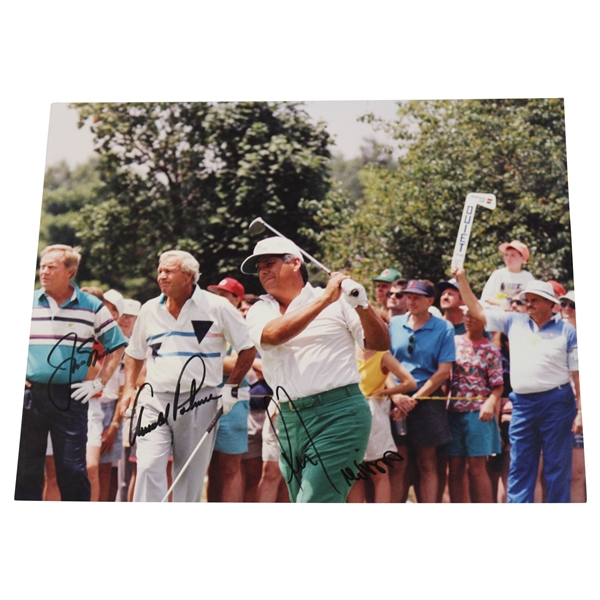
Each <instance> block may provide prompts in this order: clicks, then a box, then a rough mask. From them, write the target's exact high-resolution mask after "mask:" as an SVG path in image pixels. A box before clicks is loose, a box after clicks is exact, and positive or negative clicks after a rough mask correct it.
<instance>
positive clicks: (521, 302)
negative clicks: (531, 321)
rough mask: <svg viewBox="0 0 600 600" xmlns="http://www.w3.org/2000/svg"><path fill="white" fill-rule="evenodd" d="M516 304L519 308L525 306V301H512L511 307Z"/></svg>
mask: <svg viewBox="0 0 600 600" xmlns="http://www.w3.org/2000/svg"><path fill="white" fill-rule="evenodd" d="M513 304H516V305H517V306H523V300H511V301H510V305H511V306H512V305H513Z"/></svg>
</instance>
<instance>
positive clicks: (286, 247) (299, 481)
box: [241, 236, 390, 502]
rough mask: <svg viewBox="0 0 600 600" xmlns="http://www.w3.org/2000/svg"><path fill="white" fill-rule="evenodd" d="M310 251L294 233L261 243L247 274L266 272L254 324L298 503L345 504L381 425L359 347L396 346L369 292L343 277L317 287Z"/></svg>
mask: <svg viewBox="0 0 600 600" xmlns="http://www.w3.org/2000/svg"><path fill="white" fill-rule="evenodd" d="M302 255H303V253H302V252H301V250H300V249H299V248H298V246H296V244H294V243H293V242H292V241H290V240H289V239H287V238H284V237H279V236H278V237H270V238H267V239H264V240H262V241H260V242H258V244H256V246H255V248H254V252H253V254H252V256H250V257H248V258H247V259H246V260H245V261H244V262H243V264H242V267H241V270H242V272H243V273H247V274H258V277H259V279H260V283H261V285H262V286H263V288H264V290H265V292H266V294H265V295H262V296H261V297H260V301H259V302H257V303H256V304H254V305H253V306H252V307H251V308H250V310H249V311H248V314H247V317H246V325H247V326H248V331H249V334H250V338H251V339H252V341H253V343H254V344H255V345H256V347H257V348H258V350H259V352H260V354H261V357H262V361H263V373H264V376H265V379H266V381H267V382H268V383H269V385H270V386H271V387H272V389H273V390H274V396H275V400H276V401H277V402H278V403H279V407H280V413H279V422H278V437H279V443H280V448H281V458H280V467H281V471H282V474H283V476H284V478H285V480H286V482H287V485H288V490H289V495H290V500H291V501H292V502H345V500H346V497H347V495H348V492H349V490H350V485H349V484H348V479H347V477H345V476H344V473H348V469H350V471H351V472H353V473H356V472H357V471H358V468H357V465H360V463H361V461H362V459H363V457H364V453H365V450H366V448H367V442H368V439H369V432H370V429H371V412H370V410H369V406H368V404H367V401H366V400H365V398H364V396H363V395H362V394H361V393H360V390H359V388H358V383H359V381H360V377H359V374H358V369H357V366H356V358H355V343H358V344H359V346H360V347H361V348H365V349H367V350H388V349H389V347H390V337H389V333H388V329H387V326H386V324H385V323H384V322H383V321H382V320H381V319H380V318H379V317H378V316H377V315H376V313H375V312H374V310H373V309H372V307H371V306H369V303H368V300H367V295H366V292H365V289H364V287H363V286H361V285H360V284H358V283H356V282H354V281H352V280H350V279H349V278H348V277H346V276H345V275H343V274H342V273H335V272H334V273H331V274H330V278H329V281H328V283H327V286H326V287H325V288H324V289H323V288H315V287H313V286H312V285H311V284H310V283H308V271H307V268H306V265H305V263H304V261H303V256H302ZM344 282H347V283H344ZM346 290H347V291H346ZM353 292H354V294H355V295H353Z"/></svg>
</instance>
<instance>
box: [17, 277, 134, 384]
mask: <svg viewBox="0 0 600 600" xmlns="http://www.w3.org/2000/svg"><path fill="white" fill-rule="evenodd" d="M70 285H71V286H72V287H73V295H72V296H71V298H70V299H69V300H67V302H65V303H64V304H63V305H61V306H58V307H56V309H55V310H53V309H52V307H51V305H50V300H49V297H48V296H47V295H46V293H45V290H44V288H40V289H39V290H36V291H35V293H34V295H33V312H32V317H31V332H30V334H29V353H28V355H27V375H26V378H27V380H28V381H31V382H34V383H51V384H66V383H73V382H78V381H82V380H83V379H84V378H85V376H86V375H87V372H88V367H89V366H90V365H92V364H94V363H95V362H96V360H97V359H99V358H100V356H97V353H96V352H92V344H93V342H94V340H95V339H97V340H98V341H99V342H100V343H101V344H102V346H103V347H104V353H105V354H109V353H110V352H113V351H114V350H117V349H118V348H120V347H121V346H125V345H126V344H127V341H126V339H125V336H124V335H123V333H122V332H121V330H120V329H119V327H118V325H117V323H116V322H115V320H114V319H113V318H112V316H111V314H110V312H109V310H108V308H106V306H105V305H104V304H103V303H102V301H101V300H99V299H98V298H96V297H95V296H92V295H91V294H86V293H85V292H82V291H81V290H80V289H79V287H77V285H76V284H75V283H73V282H70ZM54 304H56V303H54Z"/></svg>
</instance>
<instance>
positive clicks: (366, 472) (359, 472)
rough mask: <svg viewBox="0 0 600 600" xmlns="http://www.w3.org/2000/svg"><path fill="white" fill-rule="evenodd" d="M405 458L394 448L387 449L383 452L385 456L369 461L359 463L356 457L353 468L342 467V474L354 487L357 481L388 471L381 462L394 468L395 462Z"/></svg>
mask: <svg viewBox="0 0 600 600" xmlns="http://www.w3.org/2000/svg"><path fill="white" fill-rule="evenodd" d="M356 452H358V448H356ZM403 460H404V459H403V458H402V456H401V455H400V454H398V453H397V452H394V451H393V450H387V451H386V452H385V453H384V454H383V458H378V459H377V460H370V461H367V462H361V463H357V462H356V459H355V460H354V467H355V469H356V470H355V469H352V468H350V467H345V468H344V469H341V472H342V475H343V476H344V479H345V480H346V483H347V484H348V485H349V486H350V487H352V486H353V485H354V482H355V481H360V480H361V479H362V480H363V481H365V480H367V479H369V477H370V476H371V475H377V473H382V474H383V473H387V470H386V469H385V468H384V467H383V466H381V464H380V463H383V464H384V465H385V466H386V467H390V468H392V469H393V468H394V463H395V462H402V461H403Z"/></svg>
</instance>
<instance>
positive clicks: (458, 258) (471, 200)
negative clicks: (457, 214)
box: [452, 193, 496, 267]
mask: <svg viewBox="0 0 600 600" xmlns="http://www.w3.org/2000/svg"><path fill="white" fill-rule="evenodd" d="M477 205H479V206H485V208H489V209H490V210H494V208H496V196H494V194H473V193H471V194H468V195H467V199H466V200H465V207H464V209H463V213H462V218H461V220H460V227H459V228H458V234H457V235H456V244H455V245H454V254H453V255H452V266H453V267H462V266H463V265H464V263H465V256H466V254H467V246H468V245H469V237H470V235H471V227H472V226H473V217H474V216H475V209H476V208H477Z"/></svg>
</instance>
